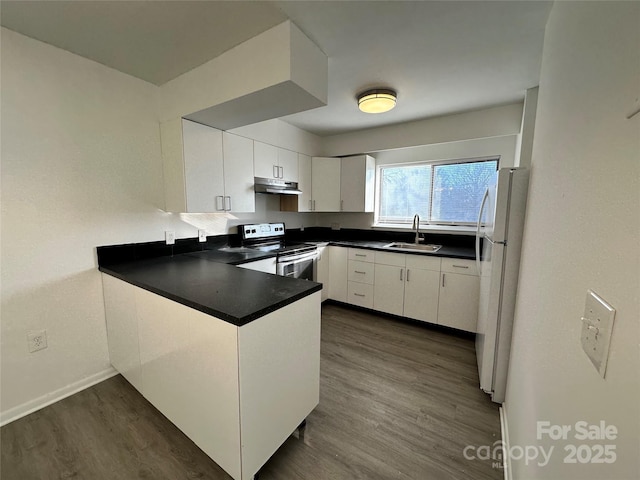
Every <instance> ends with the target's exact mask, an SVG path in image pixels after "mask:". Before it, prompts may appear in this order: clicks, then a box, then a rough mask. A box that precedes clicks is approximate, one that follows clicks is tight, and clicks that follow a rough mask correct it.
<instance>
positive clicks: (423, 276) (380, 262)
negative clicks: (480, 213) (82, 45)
mask: <svg viewBox="0 0 640 480" xmlns="http://www.w3.org/2000/svg"><path fill="white" fill-rule="evenodd" d="M329 248H331V255H332V259H331V287H330V290H329V298H331V299H333V300H337V301H340V302H345V303H350V304H352V305H358V306H361V307H366V308H371V309H373V310H377V311H379V312H385V313H390V314H392V315H399V316H404V317H407V318H411V319H414V320H421V321H424V322H429V323H433V324H438V325H443V326H447V327H453V328H457V329H458V330H464V331H467V332H475V331H476V322H477V316H478V301H479V297H480V282H479V278H478V276H477V274H476V270H475V262H474V261H473V260H463V259H455V258H441V257H433V256H429V255H414V254H403V253H393V252H382V251H373V250H365V249H357V248H344V247H329ZM334 280H335V283H334Z"/></svg>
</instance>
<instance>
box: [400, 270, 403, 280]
mask: <svg viewBox="0 0 640 480" xmlns="http://www.w3.org/2000/svg"><path fill="white" fill-rule="evenodd" d="M403 273H404V268H401V269H400V281H402V277H403V275H402V274H403Z"/></svg>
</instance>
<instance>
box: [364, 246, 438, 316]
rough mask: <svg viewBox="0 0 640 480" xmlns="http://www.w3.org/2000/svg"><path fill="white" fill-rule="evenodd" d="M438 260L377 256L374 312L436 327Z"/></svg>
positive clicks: (383, 253) (432, 258) (402, 255)
mask: <svg viewBox="0 0 640 480" xmlns="http://www.w3.org/2000/svg"><path fill="white" fill-rule="evenodd" d="M439 274H440V259H439V258H437V257H423V256H417V255H405V254H402V253H388V252H376V276H375V290H374V307H373V308H374V309H375V310H379V311H381V312H386V313H391V314H394V315H402V316H405V317H408V318H413V319H415V320H422V321H426V322H431V323H437V315H438V278H439Z"/></svg>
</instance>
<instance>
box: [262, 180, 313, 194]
mask: <svg viewBox="0 0 640 480" xmlns="http://www.w3.org/2000/svg"><path fill="white" fill-rule="evenodd" d="M253 182H254V190H255V192H256V193H269V194H272V195H281V194H283V195H300V194H301V193H302V192H301V191H300V190H298V182H287V181H286V180H281V179H278V178H263V177H253Z"/></svg>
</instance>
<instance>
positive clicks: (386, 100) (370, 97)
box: [358, 88, 397, 113]
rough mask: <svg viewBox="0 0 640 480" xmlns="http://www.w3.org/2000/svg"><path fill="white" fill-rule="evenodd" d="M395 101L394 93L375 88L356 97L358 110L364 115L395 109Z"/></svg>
mask: <svg viewBox="0 0 640 480" xmlns="http://www.w3.org/2000/svg"><path fill="white" fill-rule="evenodd" d="M396 101H397V96H396V92H394V91H393V90H389V89H380V88H377V89H375V90H367V91H366V92H362V93H361V94H360V95H358V108H359V109H360V110H361V111H363V112H365V113H384V112H388V111H389V110H391V109H392V108H393V107H395V106H396Z"/></svg>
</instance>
